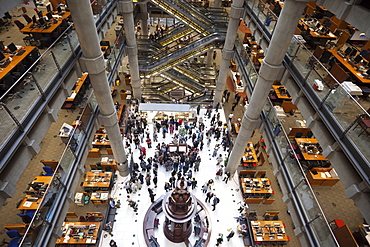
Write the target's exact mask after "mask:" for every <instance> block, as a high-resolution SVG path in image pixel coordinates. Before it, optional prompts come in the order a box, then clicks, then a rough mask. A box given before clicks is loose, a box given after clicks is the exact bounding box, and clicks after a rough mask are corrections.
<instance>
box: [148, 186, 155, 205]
mask: <svg viewBox="0 0 370 247" xmlns="http://www.w3.org/2000/svg"><path fill="white" fill-rule="evenodd" d="M148 192H149V197H150V201H151V202H152V203H154V197H155V194H154V192H153V190H152V189H151V188H148Z"/></svg>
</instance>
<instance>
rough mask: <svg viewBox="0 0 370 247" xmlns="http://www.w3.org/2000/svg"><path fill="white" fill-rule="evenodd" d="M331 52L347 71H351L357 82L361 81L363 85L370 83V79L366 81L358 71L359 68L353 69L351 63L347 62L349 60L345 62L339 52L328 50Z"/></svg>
mask: <svg viewBox="0 0 370 247" xmlns="http://www.w3.org/2000/svg"><path fill="white" fill-rule="evenodd" d="M328 51H330V52H331V54H332V55H333V56H334V57H335V58H336V59H337V60H338V61H339V62H340V63H341V64H342V65H343V66H344V67H346V69H347V70H349V72H351V74H353V75H354V76H355V77H356V78H357V80H359V81H360V82H362V83H370V79H365V78H364V77H363V76H362V74H361V72H359V71H357V70H356V69H357V67H353V66H352V65H351V64H350V63H348V62H347V60H344V58H343V57H341V56H340V55H339V54H338V51H336V50H328Z"/></svg>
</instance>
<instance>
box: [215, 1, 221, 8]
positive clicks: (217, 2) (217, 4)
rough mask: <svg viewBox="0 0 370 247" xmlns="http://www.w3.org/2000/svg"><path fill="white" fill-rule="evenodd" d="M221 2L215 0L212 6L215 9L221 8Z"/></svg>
mask: <svg viewBox="0 0 370 247" xmlns="http://www.w3.org/2000/svg"><path fill="white" fill-rule="evenodd" d="M221 5H222V0H215V3H214V6H215V8H221Z"/></svg>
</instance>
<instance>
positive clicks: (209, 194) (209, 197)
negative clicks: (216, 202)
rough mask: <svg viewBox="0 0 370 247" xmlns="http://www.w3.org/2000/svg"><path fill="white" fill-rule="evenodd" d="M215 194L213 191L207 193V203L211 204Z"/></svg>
mask: <svg viewBox="0 0 370 247" xmlns="http://www.w3.org/2000/svg"><path fill="white" fill-rule="evenodd" d="M213 195H214V194H213V192H212V191H210V192H208V193H207V195H206V196H207V197H206V202H211V199H212V197H213Z"/></svg>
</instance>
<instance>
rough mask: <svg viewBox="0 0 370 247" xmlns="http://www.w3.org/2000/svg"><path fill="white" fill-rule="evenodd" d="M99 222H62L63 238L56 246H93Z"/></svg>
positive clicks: (58, 240)
mask: <svg viewBox="0 0 370 247" xmlns="http://www.w3.org/2000/svg"><path fill="white" fill-rule="evenodd" d="M99 228H100V222H63V228H62V230H63V236H62V237H61V238H59V239H57V241H56V244H95V243H96V242H97V238H98V232H99Z"/></svg>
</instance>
